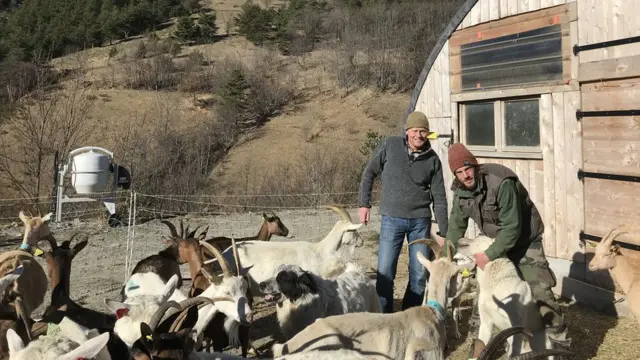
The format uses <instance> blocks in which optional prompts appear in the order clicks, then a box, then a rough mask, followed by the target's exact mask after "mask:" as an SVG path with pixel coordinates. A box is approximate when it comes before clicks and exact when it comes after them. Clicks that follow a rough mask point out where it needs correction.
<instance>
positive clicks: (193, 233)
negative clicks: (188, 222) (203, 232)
mask: <svg viewBox="0 0 640 360" xmlns="http://www.w3.org/2000/svg"><path fill="white" fill-rule="evenodd" d="M187 229H189V227H188V226H187ZM198 229H200V225H198V226H197V227H196V228H195V229H193V231H192V232H190V233H189V234H188V235H187V238H188V239H192V238H194V237H195V236H196V231H198Z"/></svg>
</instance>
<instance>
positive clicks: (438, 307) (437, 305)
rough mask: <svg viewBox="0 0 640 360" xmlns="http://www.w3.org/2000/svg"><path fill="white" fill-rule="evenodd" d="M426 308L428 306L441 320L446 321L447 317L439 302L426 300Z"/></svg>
mask: <svg viewBox="0 0 640 360" xmlns="http://www.w3.org/2000/svg"><path fill="white" fill-rule="evenodd" d="M427 306H430V307H431V308H432V309H434V310H435V311H436V313H438V314H439V315H440V316H442V318H443V319H446V317H447V315H446V313H445V311H444V308H443V307H442V305H440V303H439V302H437V301H435V300H427Z"/></svg>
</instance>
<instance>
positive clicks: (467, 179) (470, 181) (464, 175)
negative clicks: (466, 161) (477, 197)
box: [455, 165, 476, 190]
mask: <svg viewBox="0 0 640 360" xmlns="http://www.w3.org/2000/svg"><path fill="white" fill-rule="evenodd" d="M455 174H456V178H457V179H458V181H459V182H460V183H461V184H462V185H463V186H464V187H465V188H467V189H468V190H473V189H475V187H476V171H475V168H474V167H473V166H470V165H467V166H463V167H461V168H459V169H457V170H456V171H455Z"/></svg>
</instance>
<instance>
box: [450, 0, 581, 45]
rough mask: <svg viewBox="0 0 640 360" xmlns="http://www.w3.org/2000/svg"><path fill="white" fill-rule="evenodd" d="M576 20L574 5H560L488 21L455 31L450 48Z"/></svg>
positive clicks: (576, 11)
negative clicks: (527, 24) (526, 24)
mask: <svg viewBox="0 0 640 360" xmlns="http://www.w3.org/2000/svg"><path fill="white" fill-rule="evenodd" d="M475 8H478V5H477V4H476V6H474V9H475ZM478 10H480V8H478ZM472 11H473V10H472ZM501 16H502V15H501ZM577 19H578V9H577V6H576V3H570V4H565V5H560V6H556V7H552V8H547V9H544V10H540V11H535V12H530V13H525V14H522V15H518V16H512V17H507V18H504V19H500V20H496V21H490V22H488V23H484V24H482V25H479V26H473V27H471V28H468V29H462V30H459V31H456V32H454V33H453V34H452V35H451V37H450V39H449V40H450V46H451V47H452V48H455V47H458V46H460V45H463V44H468V43H471V42H477V41H481V40H487V39H491V38H495V37H499V36H502V35H504V34H511V33H516V32H519V31H526V30H532V29H535V28H538V27H543V26H545V25H553V24H554V23H560V24H562V23H568V22H570V21H575V20H577ZM525 23H530V24H535V26H533V27H532V28H531V26H532V25H529V26H528V27H523V24H525ZM478 33H480V35H478Z"/></svg>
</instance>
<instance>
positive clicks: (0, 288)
mask: <svg viewBox="0 0 640 360" xmlns="http://www.w3.org/2000/svg"><path fill="white" fill-rule="evenodd" d="M23 270H24V267H23V266H22V265H20V266H18V267H17V268H16V269H15V270H13V271H12V272H10V273H8V274H7V275H5V276H4V277H2V278H1V279H0V293H3V292H4V290H5V289H6V288H7V287H9V285H11V284H12V283H13V282H14V281H16V280H17V279H18V278H19V277H20V275H22V271H23Z"/></svg>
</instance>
